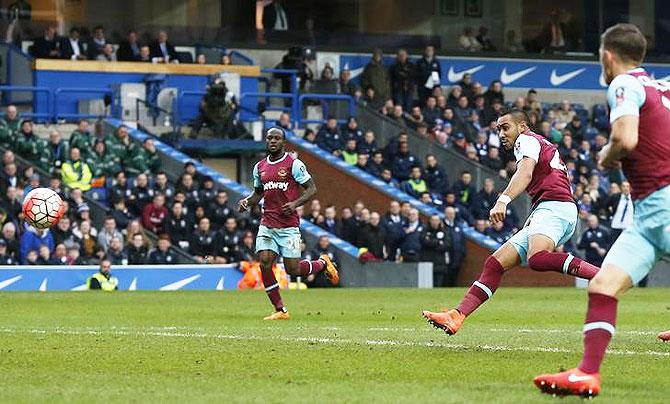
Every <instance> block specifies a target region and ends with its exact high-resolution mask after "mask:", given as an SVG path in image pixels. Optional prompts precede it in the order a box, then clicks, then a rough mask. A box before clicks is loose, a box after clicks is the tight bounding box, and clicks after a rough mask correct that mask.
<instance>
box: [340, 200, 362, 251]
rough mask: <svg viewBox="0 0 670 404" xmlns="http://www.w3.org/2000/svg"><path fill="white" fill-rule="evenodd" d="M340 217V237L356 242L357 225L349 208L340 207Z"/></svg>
mask: <svg viewBox="0 0 670 404" xmlns="http://www.w3.org/2000/svg"><path fill="white" fill-rule="evenodd" d="M340 218H341V220H342V236H341V237H342V239H343V240H344V241H348V242H349V243H352V244H354V243H355V242H356V235H357V232H358V225H357V223H356V218H355V217H354V214H353V212H352V211H351V208H349V207H345V208H342V210H341V211H340Z"/></svg>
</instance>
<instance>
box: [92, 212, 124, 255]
mask: <svg viewBox="0 0 670 404" xmlns="http://www.w3.org/2000/svg"><path fill="white" fill-rule="evenodd" d="M115 237H118V238H119V239H123V235H122V234H121V232H120V231H119V230H118V229H117V228H116V220H114V217H112V216H107V217H106V218H105V221H104V223H103V225H102V230H101V231H100V233H98V245H99V246H100V247H101V248H102V249H103V251H105V252H107V250H108V249H109V245H110V243H111V242H112V239H113V238H115Z"/></svg>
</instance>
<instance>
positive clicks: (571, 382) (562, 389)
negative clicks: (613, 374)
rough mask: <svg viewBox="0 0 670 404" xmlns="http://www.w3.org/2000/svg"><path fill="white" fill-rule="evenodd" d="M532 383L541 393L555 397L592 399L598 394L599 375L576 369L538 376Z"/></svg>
mask: <svg viewBox="0 0 670 404" xmlns="http://www.w3.org/2000/svg"><path fill="white" fill-rule="evenodd" d="M533 382H534V383H535V385H536V386H537V388H538V389H540V390H542V392H543V393H546V394H552V395H555V396H582V397H584V398H592V397H595V396H597V395H598V393H600V373H585V372H582V371H581V370H579V369H577V368H575V369H570V370H566V371H565V372H561V373H555V374H553V375H539V376H537V377H536V378H535V379H533Z"/></svg>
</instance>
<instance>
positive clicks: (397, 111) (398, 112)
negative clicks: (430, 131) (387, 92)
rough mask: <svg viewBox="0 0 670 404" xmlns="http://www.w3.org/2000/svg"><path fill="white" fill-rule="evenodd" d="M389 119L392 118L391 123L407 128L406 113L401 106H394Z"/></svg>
mask: <svg viewBox="0 0 670 404" xmlns="http://www.w3.org/2000/svg"><path fill="white" fill-rule="evenodd" d="M388 117H389V118H391V121H393V122H395V123H396V124H398V125H399V126H402V127H406V126H407V121H406V120H405V112H404V110H403V109H402V107H401V106H400V105H396V106H394V107H393V109H392V110H391V113H390V114H389V116H388Z"/></svg>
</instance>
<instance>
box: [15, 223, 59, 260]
mask: <svg viewBox="0 0 670 404" xmlns="http://www.w3.org/2000/svg"><path fill="white" fill-rule="evenodd" d="M19 244H20V246H21V247H20V251H19V261H20V262H21V264H25V263H26V262H27V260H26V256H27V255H28V252H29V251H39V249H40V247H41V246H43V245H45V246H47V247H48V248H49V251H50V252H51V251H53V250H54V247H55V244H54V239H53V235H52V234H51V231H50V230H49V229H36V228H34V227H32V226H30V227H28V229H27V230H26V231H25V232H24V233H23V235H21V242H20V243H19Z"/></svg>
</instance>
